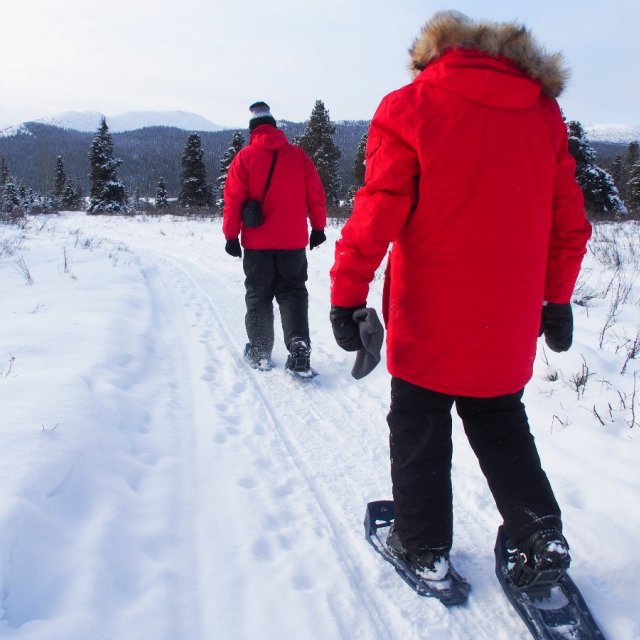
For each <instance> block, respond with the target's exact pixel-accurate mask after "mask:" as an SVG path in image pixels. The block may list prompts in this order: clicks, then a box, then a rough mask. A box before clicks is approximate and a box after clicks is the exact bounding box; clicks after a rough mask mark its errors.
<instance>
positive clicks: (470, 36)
mask: <svg viewBox="0 0 640 640" xmlns="http://www.w3.org/2000/svg"><path fill="white" fill-rule="evenodd" d="M462 48H464V49H475V50H477V51H482V52H485V53H488V54H490V55H492V56H503V57H505V58H508V59H510V60H511V61H513V62H514V63H515V64H516V65H518V67H519V68H520V69H522V71H524V72H525V73H526V74H527V75H528V76H530V77H531V78H534V79H535V80H538V81H539V82H540V84H541V85H542V91H543V93H544V94H546V95H548V96H550V97H552V98H557V97H558V96H559V95H560V94H561V93H562V91H563V89H564V87H565V84H566V81H567V79H568V77H569V71H568V69H567V68H566V66H565V64H564V60H563V57H562V54H561V53H553V54H550V53H548V52H547V51H546V50H545V49H544V47H543V46H542V45H541V44H540V43H538V41H537V40H536V39H535V38H534V37H533V36H532V35H531V32H530V31H529V30H528V29H527V28H526V27H524V26H522V25H518V24H516V23H512V22H506V23H496V22H475V21H473V20H471V19H470V18H468V17H467V16H465V15H464V14H462V13H459V12H457V11H442V12H440V13H436V14H435V15H434V16H433V17H432V18H431V19H430V20H429V21H428V22H427V23H426V24H425V25H424V27H422V31H421V33H420V35H419V36H418V37H417V38H416V40H415V42H414V43H413V46H412V47H411V49H409V53H410V55H411V63H410V70H411V73H412V75H413V77H415V76H417V75H418V74H419V73H420V72H421V71H422V70H423V69H424V68H425V67H426V66H427V65H428V64H429V63H430V62H433V61H434V60H436V59H437V58H439V57H440V56H441V55H442V54H443V53H444V52H445V51H446V50H447V49H462Z"/></svg>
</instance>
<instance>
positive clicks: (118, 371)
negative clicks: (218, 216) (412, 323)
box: [0, 214, 640, 640]
mask: <svg viewBox="0 0 640 640" xmlns="http://www.w3.org/2000/svg"><path fill="white" fill-rule="evenodd" d="M338 235H339V229H337V228H330V229H328V237H329V241H328V242H327V243H326V244H325V245H323V246H322V247H320V248H318V249H316V250H314V251H313V252H309V253H308V260H309V291H310V322H311V337H312V341H313V353H312V361H313V366H314V367H315V368H317V369H318V371H319V372H320V376H319V377H318V378H316V379H315V380H314V381H313V382H312V383H310V384H306V385H301V384H299V383H297V382H296V381H293V380H290V379H288V377H287V376H286V375H285V374H284V373H283V372H282V370H281V369H282V367H283V366H284V360H285V356H286V354H285V349H284V346H283V345H282V344H281V343H280V342H281V332H280V330H279V325H278V323H279V318H278V314H277V309H276V349H275V351H274V359H275V361H276V364H277V368H276V369H275V370H273V371H271V372H268V373H260V372H256V371H253V370H251V369H249V368H247V367H246V365H244V364H243V361H242V357H241V356H242V349H243V347H244V343H245V341H246V336H245V332H244V297H243V296H244V288H243V280H244V276H243V274H242V268H241V263H240V261H239V260H234V259H232V258H230V257H229V256H227V255H226V254H225V253H224V250H223V245H224V242H223V239H222V234H221V229H220V223H219V222H218V221H214V222H208V221H191V220H172V219H168V218H160V219H155V218H117V217H95V218H93V217H88V216H85V215H83V214H64V215H62V216H59V217H48V218H47V217H40V218H34V219H32V220H31V221H30V222H29V223H28V225H27V226H26V227H25V228H23V229H19V228H16V227H0V291H2V303H1V304H0V325H1V326H2V331H0V407H2V415H3V419H2V421H0V438H2V445H3V446H2V447H0V464H1V465H2V467H1V468H2V469H3V482H2V484H1V485H0V540H1V541H2V543H1V544H0V593H1V595H2V603H1V606H2V619H1V621H0V637H9V638H21V639H22V638H29V639H36V638H43V639H44V638H47V639H48V640H49V639H57V638H60V639H63V638H64V639H65V640H69V639H75V638H77V639H83V640H86V639H87V638H91V639H94V638H95V639H98V638H105V639H106V638H109V639H113V638H135V639H136V640H137V639H138V638H140V639H146V638H154V639H158V638H171V639H172V640H175V639H178V638H185V639H187V638H188V639H190V640H191V639H194V640H195V639H198V638H203V639H208V638H225V639H227V638H238V639H245V638H251V639H252V638H258V637H259V638H261V639H264V638H267V639H269V638H274V639H276V638H277V639H282V638H322V639H323V640H324V639H332V638H349V639H352V638H362V639H367V640H368V639H378V638H380V639H382V638H447V639H456V638H460V639H463V638H464V639H467V638H478V639H483V638H487V639H488V638H491V639H496V638H498V639H500V638H504V639H505V640H507V639H509V640H511V639H520V638H521V639H523V640H524V639H525V638H527V637H528V632H527V631H526V629H525V628H524V625H523V624H522V623H521V622H520V620H519V619H518V618H517V616H516V615H515V614H514V613H513V612H512V611H511V609H510V607H509V605H508V603H507V601H506V599H505V598H504V596H503V595H502V592H501V589H500V587H499V585H498V583H497V580H496V579H495V576H494V573H493V544H494V541H495V533H496V529H497V526H498V524H499V521H500V520H499V516H498V514H497V511H496V509H495V506H494V504H493V501H492V498H491V495H490V493H489V491H488V489H487V488H486V483H485V482H484V478H483V477H482V475H481V473H480V471H479V469H478V465H477V462H476V460H475V458H474V456H473V454H472V452H471V451H470V449H469V447H468V445H467V443H466V440H465V438H464V434H463V432H462V429H461V428H460V425H459V424H458V423H457V418H454V420H456V422H455V429H454V430H455V436H454V438H455V439H454V501H455V542H454V549H453V560H454V562H455V564H456V566H457V568H458V570H459V571H460V572H461V573H462V574H463V575H465V576H466V577H467V578H468V579H469V580H470V581H471V582H472V585H473V590H472V592H471V596H470V601H469V604H468V605H467V606H466V607H464V608H459V609H455V610H451V611H447V610H446V609H444V607H442V606H441V605H440V604H439V603H437V602H432V601H429V600H425V599H421V598H418V597H417V596H415V594H413V592H411V591H410V590H409V589H408V587H406V585H404V583H402V582H401V581H400V579H399V578H398V577H397V575H396V574H395V572H394V571H393V569H391V568H390V567H389V566H386V565H384V564H383V563H381V562H380V561H379V560H378V558H377V556H376V555H375V553H374V552H373V550H371V549H370V548H369V546H368V545H367V544H366V542H365V540H364V536H363V528H362V519H363V516H364V507H365V504H366V502H367V501H370V500H376V499H385V498H389V497H390V493H391V492H390V481H389V478H388V445H387V427H386V422H385V416H386V412H387V409H388V396H389V390H388V388H389V376H388V373H387V372H386V371H385V369H384V367H382V366H380V367H378V369H376V371H374V372H373V374H371V375H370V376H369V377H368V378H366V379H365V380H363V381H360V382H356V381H355V380H353V379H352V378H351V376H350V375H349V372H350V369H351V365H352V359H353V356H352V355H350V354H347V353H345V352H342V351H341V350H340V349H339V348H338V347H337V346H336V345H335V343H334V341H333V338H332V335H331V328H330V325H329V322H328V310H329V303H328V288H329V273H328V272H329V268H330V266H331V264H332V261H333V242H334V241H335V240H336V239H337V237H338ZM639 239H640V228H639V227H638V226H637V225H634V224H630V223H626V224H622V225H601V226H599V227H598V228H597V230H596V233H595V235H594V239H593V240H592V243H591V250H590V252H589V254H588V256H587V258H586V260H585V265H584V270H583V276H582V277H581V281H580V285H579V288H578V291H577V292H576V299H578V298H580V301H581V303H582V304H584V305H586V306H579V305H574V315H575V320H576V334H575V343H574V347H573V348H572V350H571V351H570V352H568V353H567V354H554V353H552V352H550V351H549V350H548V349H544V348H543V346H542V345H543V341H540V350H539V356H538V359H537V362H536V368H535V375H534V379H533V380H532V381H531V382H530V384H529V386H528V388H527V391H526V394H525V402H526V404H527V410H528V414H529V417H530V420H531V424H532V431H533V433H534V435H535V437H536V441H537V443H538V447H539V449H540V454H541V457H542V460H543V464H544V466H545V468H546V470H547V473H548V475H549V476H550V479H551V482H552V484H553V486H554V489H555V490H556V494H557V497H558V499H559V502H560V504H561V506H562V508H563V513H564V520H565V531H566V534H567V537H568V539H569V543H570V545H571V552H572V555H573V558H574V563H573V566H572V569H571V575H572V577H573V578H574V580H575V581H576V583H577V584H578V585H579V586H580V587H581V588H582V590H583V594H584V595H585V597H586V599H587V601H588V602H589V603H590V605H591V607H592V610H593V612H594V614H595V615H596V617H597V619H598V620H599V622H600V623H601V625H602V627H603V630H604V632H605V634H606V635H607V637H611V638H616V639H618V638H619V639H622V640H625V639H628V640H631V639H633V638H637V637H640V618H639V616H638V614H637V610H636V606H635V595H636V593H637V589H636V588H635V576H636V575H637V574H638V569H640V567H639V566H638V565H639V564H640V563H639V561H638V560H637V553H636V550H635V544H634V542H635V539H636V537H637V536H636V534H635V532H636V531H637V530H638V527H640V515H639V511H640V510H639V509H638V495H639V489H640V478H639V475H638V472H637V469H636V467H637V464H636V460H637V458H638V452H637V447H638V445H637V440H638V438H637V432H638V429H639V428H640V406H639V405H638V398H639V397H640V375H637V373H636V372H637V371H638V369H639V366H638V356H639V355H640V354H636V355H635V356H633V357H631V358H629V354H630V353H632V352H633V340H634V338H635V336H636V333H637V331H638V329H640V321H639V317H640V314H639V313H638V302H639V300H640V287H639V285H638V282H637V276H638V273H639V272H640V249H638V247H640V244H639V243H638V240H639ZM65 256H66V261H65ZM20 259H23V263H22V264H23V265H26V267H27V268H28V270H29V273H30V275H31V278H32V280H33V283H32V284H28V283H27V278H26V276H25V273H24V268H23V267H20V266H19V265H18V264H17V262H18V261H19V260H20ZM625 292H626V293H625ZM380 293H381V281H380V280H376V281H374V283H373V286H372V294H371V296H370V299H369V303H370V304H372V305H373V306H376V307H378V308H379V307H380ZM616 298H617V299H618V303H617V307H616V309H614V310H613V312H612V308H613V307H614V306H615V305H614V303H615V300H616ZM623 298H624V299H623ZM611 316H612V317H611ZM603 328H604V331H603ZM600 344H602V346H600ZM12 358H13V360H12ZM625 361H627V363H626V367H624V364H625ZM623 367H624V368H625V372H624V374H623V373H621V371H622V369H623ZM634 374H635V375H636V377H635V378H634ZM634 380H635V385H636V387H635V388H636V389H637V390H638V391H639V393H638V394H637V395H636V396H635V398H634ZM634 403H635V404H634ZM632 407H635V409H632ZM634 411H635V414H634ZM603 422H604V424H602V423H603ZM616 572H621V574H622V577H619V576H616V575H615V574H616Z"/></svg>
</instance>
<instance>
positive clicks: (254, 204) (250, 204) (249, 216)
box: [241, 200, 264, 228]
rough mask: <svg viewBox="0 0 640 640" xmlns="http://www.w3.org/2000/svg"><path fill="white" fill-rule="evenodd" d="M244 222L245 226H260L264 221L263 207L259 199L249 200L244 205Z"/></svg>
mask: <svg viewBox="0 0 640 640" xmlns="http://www.w3.org/2000/svg"><path fill="white" fill-rule="evenodd" d="M241 214H242V222H243V224H244V226H245V227H249V228H253V227H259V226H260V225H261V224H262V223H263V222H264V217H263V216H262V207H261V206H260V203H259V202H258V201H257V200H247V201H246V202H245V203H244V204H243V205H242V212H241Z"/></svg>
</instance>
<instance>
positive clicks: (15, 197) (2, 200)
mask: <svg viewBox="0 0 640 640" xmlns="http://www.w3.org/2000/svg"><path fill="white" fill-rule="evenodd" d="M19 207H20V195H19V193H18V187H16V185H15V183H14V182H13V180H12V179H11V176H10V175H9V176H8V178H7V182H5V183H4V184H3V185H2V188H1V189H0V211H2V212H4V213H12V212H13V211H15V210H16V209H18V208H19Z"/></svg>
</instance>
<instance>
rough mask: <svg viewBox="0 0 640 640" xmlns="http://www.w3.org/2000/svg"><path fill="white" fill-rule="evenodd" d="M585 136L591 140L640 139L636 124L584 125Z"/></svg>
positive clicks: (639, 127) (639, 131)
mask: <svg viewBox="0 0 640 640" xmlns="http://www.w3.org/2000/svg"><path fill="white" fill-rule="evenodd" d="M584 129H585V132H586V134H587V138H588V139H589V140H591V141H592V142H622V143H627V144H628V143H629V142H633V141H634V140H640V125H638V124H635V125H633V124H593V125H587V126H585V128H584Z"/></svg>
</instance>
